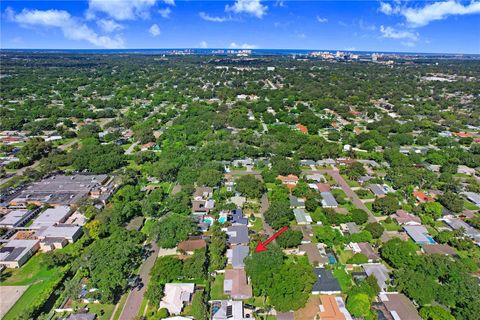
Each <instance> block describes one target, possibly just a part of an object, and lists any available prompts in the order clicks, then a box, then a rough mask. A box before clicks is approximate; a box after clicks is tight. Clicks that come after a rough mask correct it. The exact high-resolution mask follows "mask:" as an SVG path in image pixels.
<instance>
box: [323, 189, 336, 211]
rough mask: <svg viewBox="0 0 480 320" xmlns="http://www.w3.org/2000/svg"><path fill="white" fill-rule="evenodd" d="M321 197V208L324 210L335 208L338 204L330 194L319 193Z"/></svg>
mask: <svg viewBox="0 0 480 320" xmlns="http://www.w3.org/2000/svg"><path fill="white" fill-rule="evenodd" d="M320 195H321V196H322V207H324V208H337V207H338V202H337V200H335V197H334V196H333V194H332V193H331V192H320Z"/></svg>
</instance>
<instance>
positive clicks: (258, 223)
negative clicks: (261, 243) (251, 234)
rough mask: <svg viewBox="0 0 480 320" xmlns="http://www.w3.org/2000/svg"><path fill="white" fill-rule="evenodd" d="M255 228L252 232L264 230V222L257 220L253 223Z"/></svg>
mask: <svg viewBox="0 0 480 320" xmlns="http://www.w3.org/2000/svg"><path fill="white" fill-rule="evenodd" d="M252 224H253V227H252V230H253V231H255V232H260V231H261V230H262V228H263V222H262V219H260V218H256V219H255V221H254V222H252Z"/></svg>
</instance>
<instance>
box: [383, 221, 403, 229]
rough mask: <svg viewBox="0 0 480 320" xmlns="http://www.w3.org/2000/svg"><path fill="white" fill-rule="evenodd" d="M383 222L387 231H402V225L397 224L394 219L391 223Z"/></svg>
mask: <svg viewBox="0 0 480 320" xmlns="http://www.w3.org/2000/svg"><path fill="white" fill-rule="evenodd" d="M381 224H382V225H383V227H384V228H385V230H387V231H400V230H402V227H401V226H400V225H399V224H397V223H396V222H395V221H392V222H390V223H386V222H385V221H382V222H381Z"/></svg>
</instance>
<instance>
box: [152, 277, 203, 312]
mask: <svg viewBox="0 0 480 320" xmlns="http://www.w3.org/2000/svg"><path fill="white" fill-rule="evenodd" d="M163 291H164V296H163V298H162V301H160V308H166V309H167V310H168V313H169V314H180V313H181V312H182V310H183V307H184V306H185V304H187V303H189V302H190V301H191V299H192V295H193V293H194V291H195V283H167V284H165V288H164V290H163Z"/></svg>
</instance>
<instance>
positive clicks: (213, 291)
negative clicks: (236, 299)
mask: <svg viewBox="0 0 480 320" xmlns="http://www.w3.org/2000/svg"><path fill="white" fill-rule="evenodd" d="M224 279H225V276H224V275H223V274H219V275H217V276H216V277H215V281H213V283H212V287H211V288H210V300H225V299H228V295H226V294H224V293H223V280H224Z"/></svg>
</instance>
